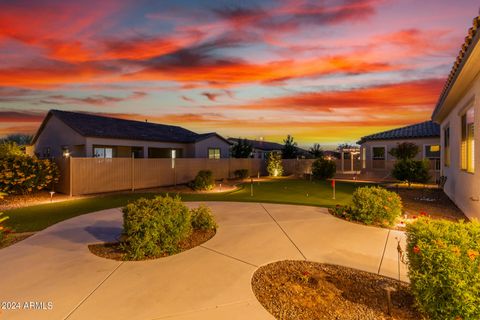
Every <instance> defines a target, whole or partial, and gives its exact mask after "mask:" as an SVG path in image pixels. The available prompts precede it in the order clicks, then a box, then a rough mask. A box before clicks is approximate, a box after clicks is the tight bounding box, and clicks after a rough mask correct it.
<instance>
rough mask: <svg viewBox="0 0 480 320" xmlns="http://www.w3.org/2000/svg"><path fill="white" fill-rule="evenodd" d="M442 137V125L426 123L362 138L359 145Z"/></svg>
mask: <svg viewBox="0 0 480 320" xmlns="http://www.w3.org/2000/svg"><path fill="white" fill-rule="evenodd" d="M435 137H440V125H438V124H437V123H435V122H433V121H425V122H421V123H417V124H413V125H409V126H406V127H402V128H397V129H393V130H388V131H383V132H379V133H375V134H372V135H369V136H365V137H362V138H361V139H360V141H358V142H357V143H358V144H362V143H365V142H367V141H372V140H397V139H398V140H401V139H415V138H435Z"/></svg>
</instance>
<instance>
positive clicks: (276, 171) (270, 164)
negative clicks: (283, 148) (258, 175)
mask: <svg viewBox="0 0 480 320" xmlns="http://www.w3.org/2000/svg"><path fill="white" fill-rule="evenodd" d="M267 171H268V175H269V176H271V177H281V176H282V175H283V165H282V156H281V155H280V154H279V153H277V152H270V153H269V154H268V156H267Z"/></svg>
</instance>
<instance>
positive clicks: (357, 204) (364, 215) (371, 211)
mask: <svg viewBox="0 0 480 320" xmlns="http://www.w3.org/2000/svg"><path fill="white" fill-rule="evenodd" d="M352 202H353V205H352V210H351V217H352V219H354V220H357V221H361V222H363V223H365V224H374V225H379V226H391V225H393V223H394V222H395V219H396V218H398V217H400V215H401V214H402V200H401V198H400V196H399V195H398V194H396V193H395V192H391V191H388V190H386V189H384V188H382V187H360V188H358V189H357V190H355V192H354V193H353V198H352Z"/></svg>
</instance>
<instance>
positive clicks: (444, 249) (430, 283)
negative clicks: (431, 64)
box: [407, 218, 480, 320]
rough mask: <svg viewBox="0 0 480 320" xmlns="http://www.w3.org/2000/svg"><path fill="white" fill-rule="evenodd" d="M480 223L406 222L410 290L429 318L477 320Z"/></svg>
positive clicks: (425, 219) (479, 309)
mask: <svg viewBox="0 0 480 320" xmlns="http://www.w3.org/2000/svg"><path fill="white" fill-rule="evenodd" d="M479 254H480V223H478V222H477V221H474V222H472V223H464V222H461V223H455V222H449V221H446V220H430V219H428V218H420V219H418V220H417V221H415V222H414V223H411V224H407V255H408V265H409V273H408V275H409V278H410V283H411V288H412V293H413V295H414V296H415V298H416V301H417V304H418V307H419V308H420V310H421V311H423V312H425V313H426V314H428V316H429V317H430V319H442V320H443V319H452V320H453V319H462V320H470V319H471V320H473V319H480V256H479Z"/></svg>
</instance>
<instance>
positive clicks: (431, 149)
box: [424, 144, 440, 171]
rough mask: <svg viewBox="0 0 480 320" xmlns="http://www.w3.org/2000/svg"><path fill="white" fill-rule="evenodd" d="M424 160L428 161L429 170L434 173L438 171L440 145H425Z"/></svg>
mask: <svg viewBox="0 0 480 320" xmlns="http://www.w3.org/2000/svg"><path fill="white" fill-rule="evenodd" d="M424 152H425V153H424V154H425V158H426V159H428V160H430V168H432V169H435V170H436V171H439V170H440V145H438V144H433V145H426V146H425V151H424Z"/></svg>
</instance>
